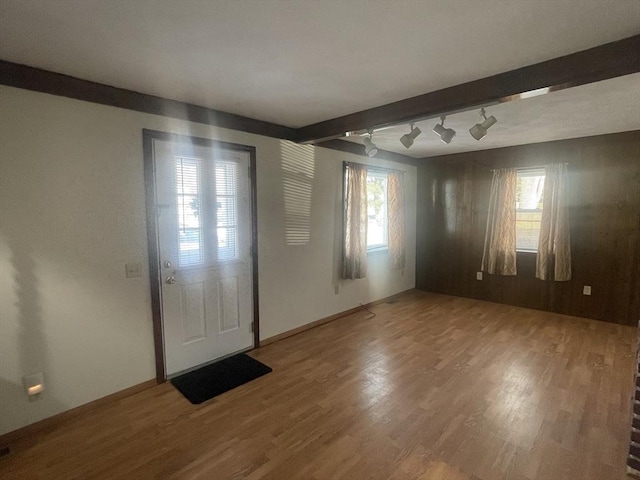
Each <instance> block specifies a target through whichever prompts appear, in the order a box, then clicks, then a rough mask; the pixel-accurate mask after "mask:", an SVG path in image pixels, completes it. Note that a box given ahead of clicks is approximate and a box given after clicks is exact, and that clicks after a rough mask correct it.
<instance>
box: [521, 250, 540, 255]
mask: <svg viewBox="0 0 640 480" xmlns="http://www.w3.org/2000/svg"><path fill="white" fill-rule="evenodd" d="M537 253H538V251H537V250H516V254H517V255H520V254H524V255H536V254H537Z"/></svg>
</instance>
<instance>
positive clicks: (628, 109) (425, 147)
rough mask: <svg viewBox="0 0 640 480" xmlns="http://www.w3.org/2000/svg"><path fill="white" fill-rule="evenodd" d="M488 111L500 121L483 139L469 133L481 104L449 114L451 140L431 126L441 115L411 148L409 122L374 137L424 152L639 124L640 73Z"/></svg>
mask: <svg viewBox="0 0 640 480" xmlns="http://www.w3.org/2000/svg"><path fill="white" fill-rule="evenodd" d="M486 111H487V116H489V115H493V116H495V117H496V119H497V120H498V123H497V124H495V125H494V126H492V127H491V128H490V129H489V132H488V133H487V135H486V136H485V137H484V138H483V139H482V140H480V141H476V140H475V139H474V138H473V137H472V136H471V134H470V133H469V128H471V127H472V126H473V125H474V124H476V123H479V122H481V121H482V118H481V117H480V115H479V109H476V110H473V111H467V112H463V113H457V114H454V115H451V116H449V117H447V119H446V121H445V127H447V128H452V129H454V130H455V131H456V136H455V138H454V139H453V141H452V142H451V143H450V144H448V145H447V144H444V143H442V142H441V141H440V137H438V136H437V135H436V134H435V133H433V132H432V130H433V127H434V125H436V124H437V123H438V122H439V121H440V119H439V118H436V119H431V120H426V121H421V122H417V123H416V124H415V126H417V127H418V128H420V130H422V134H421V135H420V136H418V137H417V138H416V140H415V142H414V144H413V145H412V146H411V148H410V149H408V150H407V149H406V148H405V147H404V146H403V145H402V144H401V143H400V141H399V139H400V137H401V136H402V135H404V134H405V133H408V132H409V130H410V126H409V125H399V126H397V127H393V128H387V129H383V130H380V131H377V132H374V135H373V141H374V143H375V144H376V145H377V146H378V147H379V148H382V149H383V150H389V151H391V152H396V153H402V154H404V155H409V156H413V157H418V158H422V157H431V156H436V155H447V154H451V153H458V152H468V151H472V150H486V149H490V148H499V147H506V146H511V145H524V144H527V143H537V142H545V141H552V140H562V139H566V138H577V137H587V136H592V135H604V134H607V133H616V132H625V131H629V130H640V73H636V74H633V75H626V76H624V77H618V78H613V79H610V80H605V81H602V82H598V83H591V84H588V85H582V86H579V87H574V88H570V89H567V90H561V91H558V92H553V93H548V94H546V95H540V96H537V97H533V98H527V99H524V100H516V101H513V102H508V103H501V104H498V105H493V106H490V107H487V108H486ZM363 139H364V137H363V136H358V137H348V138H346V139H345V140H349V141H353V142H357V143H362V140H363Z"/></svg>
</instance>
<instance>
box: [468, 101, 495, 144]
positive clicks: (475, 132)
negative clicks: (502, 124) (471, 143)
mask: <svg viewBox="0 0 640 480" xmlns="http://www.w3.org/2000/svg"><path fill="white" fill-rule="evenodd" d="M480 115H482V118H484V121H483V122H482V123H476V124H475V125H474V126H473V127H471V128H470V129H469V133H470V134H471V136H472V137H473V138H475V139H476V140H478V141H479V140H480V139H482V137H484V136H485V135H486V134H487V130H489V128H490V127H492V126H493V125H495V124H496V123H498V121H497V120H496V117H494V116H493V115H491V116H490V117H489V118H487V115H486V112H485V111H484V108H483V109H482V110H480Z"/></svg>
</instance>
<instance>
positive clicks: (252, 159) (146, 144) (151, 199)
mask: <svg viewBox="0 0 640 480" xmlns="http://www.w3.org/2000/svg"><path fill="white" fill-rule="evenodd" d="M154 140H164V141H171V142H178V143H187V144H191V145H197V146H203V147H210V148H212V149H214V150H216V149H219V148H225V149H230V150H236V151H243V152H248V153H249V171H250V179H249V188H250V194H251V199H250V208H251V245H252V248H251V265H252V274H253V279H252V287H253V292H252V297H253V348H258V347H259V346H260V315H259V308H258V305H259V303H258V219H257V197H256V148H255V147H251V146H247V145H239V144H235V143H228V142H221V141H218V140H211V139H208V138H199V137H191V136H187V135H178V134H174V133H167V132H160V131H156V130H146V129H145V130H143V131H142V149H143V155H144V180H145V192H146V206H147V243H148V248H149V283H150V287H151V311H152V318H153V341H154V345H155V353H156V380H157V381H158V383H162V382H165V381H166V380H167V373H166V369H165V352H164V338H163V328H162V325H163V323H162V297H161V295H162V284H161V281H162V279H161V277H160V254H159V252H160V249H159V243H158V242H159V238H158V222H157V218H158V217H157V201H156V179H155V161H154V158H153V141H154Z"/></svg>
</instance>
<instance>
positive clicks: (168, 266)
mask: <svg viewBox="0 0 640 480" xmlns="http://www.w3.org/2000/svg"><path fill="white" fill-rule="evenodd" d="M164 268H171V262H170V261H169V260H167V261H166V262H164Z"/></svg>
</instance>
